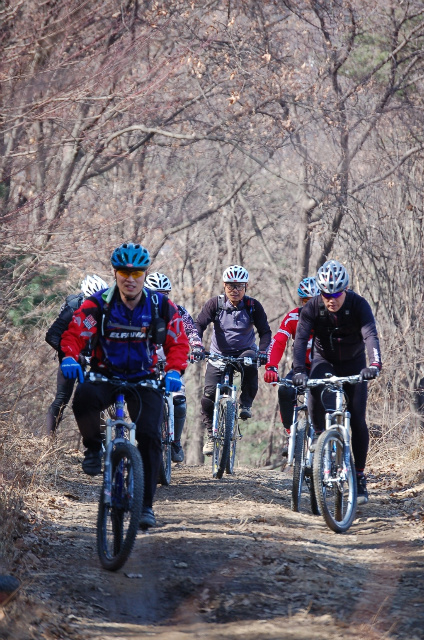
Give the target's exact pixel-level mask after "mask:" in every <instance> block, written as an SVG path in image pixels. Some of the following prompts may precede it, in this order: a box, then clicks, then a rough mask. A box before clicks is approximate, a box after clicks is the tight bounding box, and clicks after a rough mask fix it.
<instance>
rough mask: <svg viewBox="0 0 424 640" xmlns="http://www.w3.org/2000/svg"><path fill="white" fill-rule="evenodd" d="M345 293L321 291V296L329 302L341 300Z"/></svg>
mask: <svg viewBox="0 0 424 640" xmlns="http://www.w3.org/2000/svg"><path fill="white" fill-rule="evenodd" d="M343 293H344V291H338V292H337V293H324V292H323V291H321V295H322V296H323V297H324V298H327V300H328V299H329V298H340V296H341V295H342V294H343Z"/></svg>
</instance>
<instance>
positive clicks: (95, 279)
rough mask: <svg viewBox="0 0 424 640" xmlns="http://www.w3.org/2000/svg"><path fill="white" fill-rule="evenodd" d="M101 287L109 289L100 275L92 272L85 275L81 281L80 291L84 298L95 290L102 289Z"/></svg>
mask: <svg viewBox="0 0 424 640" xmlns="http://www.w3.org/2000/svg"><path fill="white" fill-rule="evenodd" d="M102 289H109V285H108V284H107V283H106V282H105V281H104V280H102V278H101V277H100V276H96V275H95V274H94V273H93V275H92V276H85V278H84V280H83V281H82V282H81V291H82V292H83V294H84V296H85V297H86V298H89V297H90V296H92V295H93V293H96V292H97V291H102Z"/></svg>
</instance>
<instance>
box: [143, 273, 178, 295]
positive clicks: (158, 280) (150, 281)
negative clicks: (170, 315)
mask: <svg viewBox="0 0 424 640" xmlns="http://www.w3.org/2000/svg"><path fill="white" fill-rule="evenodd" d="M144 284H145V285H146V287H148V288H149V289H153V291H171V289H172V287H171V281H170V279H169V278H168V276H166V275H165V274H164V273H159V271H156V272H155V273H150V274H149V275H148V276H147V277H146V280H145V281H144Z"/></svg>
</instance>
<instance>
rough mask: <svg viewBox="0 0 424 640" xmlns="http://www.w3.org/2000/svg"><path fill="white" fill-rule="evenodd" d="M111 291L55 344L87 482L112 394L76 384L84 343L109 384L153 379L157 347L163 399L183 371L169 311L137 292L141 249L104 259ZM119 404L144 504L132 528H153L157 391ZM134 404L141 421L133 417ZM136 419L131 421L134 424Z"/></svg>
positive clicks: (110, 389)
mask: <svg viewBox="0 0 424 640" xmlns="http://www.w3.org/2000/svg"><path fill="white" fill-rule="evenodd" d="M111 263H112V266H113V268H114V270H115V284H114V285H113V286H112V287H111V288H110V289H108V290H107V291H104V292H99V293H96V294H94V295H93V296H91V297H90V298H88V299H87V300H86V301H85V302H84V303H83V304H82V305H81V307H80V308H79V309H78V310H77V311H76V312H75V313H74V315H73V318H72V321H71V323H70V325H69V328H68V329H67V331H65V332H64V334H63V336H62V340H61V343H60V348H61V350H62V353H63V356H64V357H63V360H62V364H61V367H62V372H63V374H64V376H65V377H67V378H76V377H77V376H78V378H79V381H80V384H78V386H77V388H76V391H75V396H74V401H73V405H72V408H73V411H74V415H75V419H76V421H77V424H78V428H79V430H80V432H81V435H82V438H83V444H84V446H85V447H86V451H85V453H84V461H83V463H82V468H83V470H84V472H85V473H87V474H88V475H97V474H99V473H101V436H100V412H101V411H102V410H104V409H106V408H107V407H108V406H110V405H111V404H112V402H113V399H114V393H115V390H116V386H114V385H112V384H108V383H105V384H101V385H99V384H96V383H94V382H91V381H89V380H86V381H84V378H83V373H82V370H81V366H80V365H79V364H78V356H79V354H80V353H81V351H82V350H83V349H84V347H85V346H86V345H87V343H88V341H89V340H93V341H94V346H93V352H92V356H91V361H90V367H91V370H92V371H97V372H99V373H102V374H103V375H104V376H106V377H109V378H112V377H113V378H115V379H116V378H117V379H120V380H127V381H129V382H137V381H140V380H146V379H151V378H155V373H156V364H157V354H156V345H158V344H163V349H164V352H165V356H166V365H165V374H166V375H165V385H166V390H167V391H172V392H173V391H179V389H180V387H181V373H182V371H183V370H184V369H185V368H186V366H187V355H188V352H189V345H188V339H187V336H186V334H185V332H184V327H183V323H182V320H181V317H180V314H179V312H178V309H177V308H176V307H175V305H174V304H173V303H172V302H171V301H170V300H168V299H167V298H166V297H164V296H162V294H160V293H153V292H151V291H150V290H149V289H147V288H145V287H144V279H145V272H146V269H147V267H148V266H149V264H150V255H149V252H148V251H147V249H145V248H144V247H142V246H141V245H140V244H133V243H124V244H122V245H121V246H119V247H117V248H116V249H115V250H114V252H113V253H112V256H111ZM137 393H138V398H137V397H136V394H135V393H131V394H128V395H127V397H126V402H127V406H128V411H129V413H130V416H131V419H132V420H134V421H135V420H136V438H137V442H138V447H139V450H140V453H141V457H142V459H143V466H144V485H145V488H144V501H143V511H142V517H141V520H140V525H141V526H143V527H144V528H146V527H152V526H154V525H155V524H156V520H155V515H154V513H153V508H152V505H153V498H154V495H155V491H156V484H157V477H158V472H159V466H160V463H161V456H162V443H161V433H160V428H161V422H162V411H163V398H162V394H161V393H160V391H159V390H156V389H152V388H146V387H138V389H137ZM140 400H141V408H142V410H141V413H140V415H139V416H138V410H139V407H140V402H139V401H140ZM137 416H138V418H137Z"/></svg>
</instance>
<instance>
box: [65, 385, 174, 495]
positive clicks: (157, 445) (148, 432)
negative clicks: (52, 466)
mask: <svg viewBox="0 0 424 640" xmlns="http://www.w3.org/2000/svg"><path fill="white" fill-rule="evenodd" d="M116 392H117V388H116V385H113V384H108V383H102V384H96V383H93V382H89V381H86V382H84V383H83V384H78V386H77V388H76V391H75V396H74V401H73V403H72V409H73V411H74V415H75V419H76V421H77V424H78V428H79V430H80V433H81V435H82V441H83V444H84V446H85V447H87V449H92V450H93V451H100V449H101V446H102V444H101V435H100V412H101V411H104V410H105V409H107V408H108V407H110V405H111V404H113V402H114V399H115V397H116ZM137 393H138V394H139V396H140V398H141V404H142V409H141V414H140V416H139V418H138V420H137V422H136V439H137V443H138V449H139V451H140V454H141V457H142V460H143V466H144V506H145V507H151V506H152V504H153V498H154V495H155V492H156V486H157V479H158V474H159V466H160V463H161V459H162V442H161V424H162V416H163V397H162V394H161V393H160V392H159V391H157V390H156V389H146V388H143V387H139V388H138V389H137ZM125 400H126V403H127V407H128V412H129V414H130V417H131V420H133V421H135V420H136V418H137V414H138V411H139V408H140V404H139V401H138V399H137V397H136V396H135V395H134V394H133V393H132V392H130V391H128V392H127V393H126V394H125Z"/></svg>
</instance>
